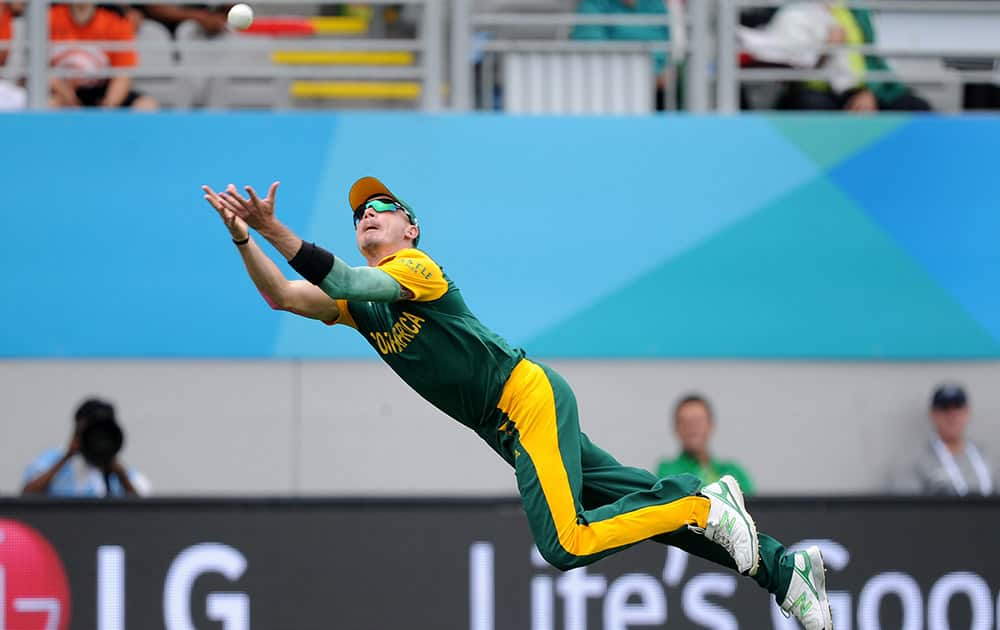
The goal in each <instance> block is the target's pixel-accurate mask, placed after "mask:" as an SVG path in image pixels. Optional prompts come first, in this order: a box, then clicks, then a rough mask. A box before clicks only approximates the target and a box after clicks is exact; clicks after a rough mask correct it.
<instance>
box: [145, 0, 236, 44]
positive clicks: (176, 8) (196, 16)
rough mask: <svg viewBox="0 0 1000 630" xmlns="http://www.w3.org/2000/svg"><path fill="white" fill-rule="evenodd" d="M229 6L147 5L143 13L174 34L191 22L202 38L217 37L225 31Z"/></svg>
mask: <svg viewBox="0 0 1000 630" xmlns="http://www.w3.org/2000/svg"><path fill="white" fill-rule="evenodd" d="M231 6H232V5H231V4H216V5H208V4H147V5H145V7H143V12H144V13H145V14H146V17H148V18H149V19H151V20H155V21H157V22H159V23H160V24H163V25H164V26H166V27H167V28H168V29H170V33H171V34H176V32H177V27H178V26H180V25H181V24H182V23H184V22H188V21H190V22H193V23H194V24H196V25H197V27H198V28H197V30H198V31H199V32H200V33H201V34H202V36H203V37H206V36H207V37H211V36H214V35H219V34H220V33H223V32H225V30H226V24H227V22H226V14H227V13H228V12H229V7H231Z"/></svg>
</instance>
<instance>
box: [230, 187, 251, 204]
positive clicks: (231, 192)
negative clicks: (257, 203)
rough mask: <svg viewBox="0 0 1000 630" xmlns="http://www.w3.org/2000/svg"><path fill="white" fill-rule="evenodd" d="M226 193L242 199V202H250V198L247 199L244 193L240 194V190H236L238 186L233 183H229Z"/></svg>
mask: <svg viewBox="0 0 1000 630" xmlns="http://www.w3.org/2000/svg"><path fill="white" fill-rule="evenodd" d="M226 193H228V194H230V195H232V196H233V197H235V198H236V199H237V200H239V201H241V202H243V203H245V204H249V203H250V200H249V199H246V198H244V197H243V196H242V195H240V191H238V190H236V186H233V185H232V184H229V185H228V186H226Z"/></svg>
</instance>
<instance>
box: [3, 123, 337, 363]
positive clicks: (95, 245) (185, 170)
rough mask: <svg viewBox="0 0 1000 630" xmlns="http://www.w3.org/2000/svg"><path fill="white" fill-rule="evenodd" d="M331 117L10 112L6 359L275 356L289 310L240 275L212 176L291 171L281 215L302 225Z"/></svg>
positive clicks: (259, 180) (228, 178) (223, 178)
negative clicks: (272, 306)
mask: <svg viewBox="0 0 1000 630" xmlns="http://www.w3.org/2000/svg"><path fill="white" fill-rule="evenodd" d="M331 127H332V118H330V117H328V116H281V115H275V114H266V115H233V114H226V115H213V114H159V115H154V116H140V115H134V114H128V113H100V112H85V113H77V114H50V115H23V116H0V137H3V138H4V146H6V147H11V148H12V149H11V150H12V151H13V154H16V155H17V156H18V163H17V166H16V168H14V169H10V168H8V169H7V172H6V175H7V176H6V177H4V180H3V184H4V185H3V188H4V195H5V197H6V199H7V200H9V204H10V205H6V204H5V208H4V219H5V223H6V225H7V235H8V239H7V241H6V243H5V246H4V247H3V248H0V265H2V267H3V269H5V270H8V273H5V274H4V279H3V281H2V285H0V286H2V288H3V293H4V300H3V305H2V306H0V320H2V321H3V322H5V323H6V324H7V325H5V326H4V331H3V333H0V355H2V356H8V357H16V356H29V355H30V356H39V355H42V356H64V357H78V356H270V355H271V354H272V352H273V350H274V343H275V337H276V334H277V324H278V321H279V318H278V317H276V316H275V315H274V314H273V313H270V312H269V311H268V309H266V308H262V307H261V306H262V303H261V301H260V298H259V296H257V295H256V291H254V289H253V287H252V285H251V284H250V281H249V280H247V279H246V278H245V277H241V276H243V271H242V265H241V263H240V261H239V257H238V255H237V254H236V252H234V251H233V246H232V244H231V243H230V242H229V237H228V233H227V232H226V230H225V228H224V227H223V226H222V224H221V222H220V221H219V219H218V217H217V215H216V213H215V212H214V210H212V209H211V208H210V207H209V206H208V205H207V204H206V203H205V201H203V199H202V193H201V190H200V186H201V184H203V183H207V184H211V185H213V186H216V187H221V186H224V185H225V184H227V183H229V182H234V183H236V184H243V183H250V184H253V185H255V186H259V187H264V188H266V185H267V183H268V182H269V181H270V178H282V179H283V180H284V182H285V185H286V187H287V189H288V190H287V194H285V195H284V198H283V208H282V212H283V216H284V217H285V219H286V220H288V221H289V222H290V223H292V224H296V223H298V224H301V223H303V222H304V219H305V217H306V213H307V211H308V209H309V208H311V206H312V203H313V193H314V188H315V182H316V181H317V179H318V178H319V170H320V168H321V167H322V165H323V158H324V156H325V155H326V143H327V142H326V138H327V136H328V135H329V132H330V129H331ZM12 175H16V176H12ZM39 257H43V260H40V259H39ZM11 322H17V324H16V325H10V323H11Z"/></svg>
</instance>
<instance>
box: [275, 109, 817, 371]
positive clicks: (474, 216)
mask: <svg viewBox="0 0 1000 630" xmlns="http://www.w3.org/2000/svg"><path fill="white" fill-rule="evenodd" d="M324 172H325V173H326V175H327V176H326V178H325V180H324V181H323V183H322V184H321V186H320V193H319V197H318V199H317V205H316V208H315V213H314V217H313V224H312V225H313V228H312V230H311V232H310V233H311V235H312V236H314V237H315V238H316V239H318V240H319V242H321V243H329V244H331V245H332V246H333V248H334V250H335V251H337V252H338V253H339V254H340V255H341V256H342V257H344V258H345V259H347V260H348V261H350V262H351V263H352V264H363V261H362V260H361V258H360V255H359V254H357V253H356V246H355V244H354V235H353V231H352V229H351V223H350V212H349V209H348V207H347V201H346V198H347V190H348V188H349V187H350V184H351V182H353V181H354V179H355V178H357V177H360V176H363V175H376V176H378V177H380V178H382V179H383V180H384V181H385V182H386V183H387V184H388V185H389V186H390V187H391V188H392V189H393V190H394V191H395V192H396V193H397V194H399V195H400V196H401V197H403V198H404V199H406V200H407V201H409V202H410V203H412V204H413V205H414V206H415V208H416V210H417V212H418V213H419V215H420V220H421V224H422V227H423V237H422V241H421V246H422V247H423V248H424V249H426V251H427V252H428V253H429V254H430V255H431V256H433V257H435V258H436V259H437V260H438V262H440V263H441V264H442V266H443V267H444V268H445V271H446V272H447V273H449V274H450V275H451V276H452V278H454V279H455V280H456V282H458V283H459V286H460V287H462V289H463V291H464V293H465V296H466V299H467V300H468V301H469V303H470V305H471V306H472V308H473V309H474V310H475V311H476V312H477V313H479V314H480V315H481V316H482V318H483V319H484V320H485V322H486V323H487V324H488V325H491V326H494V327H496V328H497V330H498V331H499V332H500V333H501V334H504V335H506V336H507V337H508V338H509V339H511V340H512V341H514V342H515V343H521V342H523V341H524V340H525V339H527V338H529V337H530V336H532V335H533V334H534V333H536V332H537V331H539V330H541V329H543V328H545V327H546V326H548V325H549V324H551V323H553V322H555V321H559V320H560V319H562V318H564V317H566V316H568V315H569V314H571V313H572V312H573V311H574V310H576V309H578V308H581V307H582V306H584V305H586V304H588V303H590V302H592V301H593V300H594V299H595V298H596V297H597V296H599V295H602V294H605V293H607V292H608V291H611V290H613V289H614V288H616V287H619V286H622V285H624V284H627V283H628V281H629V278H630V277H632V276H634V275H637V274H641V273H643V272H644V271H645V270H648V269H650V268H652V267H654V266H656V265H657V264H659V263H660V262H662V261H663V260H665V259H669V258H670V257H671V256H674V255H676V254H678V253H680V252H683V251H685V250H686V249H688V248H690V247H693V246H695V245H696V244H697V243H699V242H700V241H702V240H703V239H705V238H708V237H710V236H711V235H713V234H714V233H716V232H717V231H719V230H721V229H724V228H725V227H726V226H727V225H729V224H731V223H732V222H734V221H737V220H739V219H740V218H742V217H744V216H746V215H747V214H749V213H752V212H753V211H754V209H756V208H757V207H759V206H760V205H762V204H764V203H767V202H768V201H769V200H771V199H774V198H776V197H777V196H779V195H781V194H782V193H784V192H786V191H788V190H791V189H793V188H795V187H796V186H798V185H799V184H801V183H802V182H804V181H807V180H808V179H809V178H810V177H812V176H813V175H814V174H815V173H816V167H815V166H813V164H812V162H811V161H810V160H809V159H808V158H806V157H805V156H803V155H802V154H801V152H800V151H798V150H797V149H796V148H795V147H793V146H791V145H790V144H789V143H788V141H787V140H786V139H785V138H784V137H783V136H782V135H781V134H780V133H779V132H777V131H776V130H775V129H774V128H773V127H772V126H771V125H770V124H769V123H768V121H767V120H766V119H763V118H745V119H739V120H736V119H713V118H694V117H683V118H682V117H676V118H675V117H657V118H640V119H621V118H619V119H614V118H593V119H587V118H544V117H540V118H534V117H532V118H521V117H500V116H497V117H494V116H458V117H456V116H447V115H445V116H425V117H419V118H417V117H412V116H401V115H392V114H348V115H344V116H342V117H341V118H340V123H339V126H338V131H337V136H336V141H335V142H334V143H333V145H332V147H331V153H330V155H329V158H328V161H327V167H326V169H325V171H324ZM282 338H283V339H285V337H284V335H283V337H282ZM303 343H308V342H307V340H306V339H305V338H300V339H299V341H298V342H297V343H296V345H295V347H294V349H295V351H297V352H301V351H303V349H304V346H303V345H302V344H303ZM282 347H283V348H288V349H291V346H285V345H283V346H282ZM359 347H360V346H359ZM362 352H365V353H367V352H369V350H367V349H366V347H362Z"/></svg>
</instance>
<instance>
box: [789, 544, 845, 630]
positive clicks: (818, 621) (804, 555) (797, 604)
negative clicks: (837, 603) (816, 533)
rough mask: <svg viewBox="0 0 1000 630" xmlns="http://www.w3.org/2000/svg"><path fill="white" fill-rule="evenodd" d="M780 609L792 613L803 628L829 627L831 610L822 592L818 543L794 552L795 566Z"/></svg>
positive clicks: (818, 629) (820, 629)
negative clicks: (816, 545)
mask: <svg viewBox="0 0 1000 630" xmlns="http://www.w3.org/2000/svg"><path fill="white" fill-rule="evenodd" d="M781 610H783V611H785V613H791V614H792V615H795V618H796V619H798V620H799V623H801V624H802V627H803V628H805V629H806V630H833V613H832V612H831V611H830V600H829V598H827V596H826V568H825V567H824V566H823V554H822V553H820V550H819V547H815V546H813V547H809V548H808V549H806V550H805V551H796V552H795V569H794V570H793V571H792V583H791V585H789V587H788V594H787V595H786V596H785V601H784V602H782V604H781Z"/></svg>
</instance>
